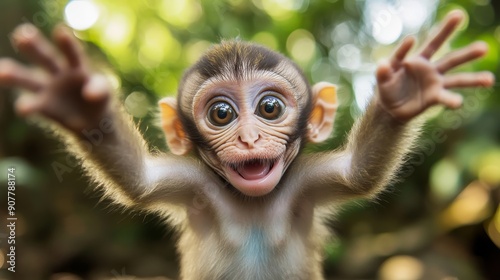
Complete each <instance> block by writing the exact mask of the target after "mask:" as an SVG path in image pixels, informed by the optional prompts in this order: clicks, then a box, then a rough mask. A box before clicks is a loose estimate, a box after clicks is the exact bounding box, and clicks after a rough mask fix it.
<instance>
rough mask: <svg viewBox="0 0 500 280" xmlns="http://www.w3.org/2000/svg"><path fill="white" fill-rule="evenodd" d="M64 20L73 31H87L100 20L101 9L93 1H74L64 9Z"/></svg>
mask: <svg viewBox="0 0 500 280" xmlns="http://www.w3.org/2000/svg"><path fill="white" fill-rule="evenodd" d="M64 19H65V21H66V23H67V24H68V25H69V26H70V27H71V28H73V29H76V30H87V29H89V28H91V27H92V26H93V25H94V24H95V23H96V22H97V20H98V19H99V8H98V7H97V6H96V4H95V3H93V2H91V1H85V0H73V1H71V2H69V3H68V4H67V5H66V8H65V9H64Z"/></svg>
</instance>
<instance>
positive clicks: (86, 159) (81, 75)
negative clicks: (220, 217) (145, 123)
mask: <svg viewBox="0 0 500 280" xmlns="http://www.w3.org/2000/svg"><path fill="white" fill-rule="evenodd" d="M53 35H54V36H53V37H54V38H53V40H54V43H55V45H56V46H57V47H55V46H54V45H53V44H52V43H51V42H49V40H47V39H46V38H45V37H44V36H43V35H42V34H41V33H40V32H39V31H38V30H37V29H36V28H35V27H34V26H32V25H29V24H24V25H22V26H20V27H18V28H17V29H16V30H15V31H14V33H13V38H12V39H13V40H12V41H13V44H14V47H15V48H17V49H18V50H19V52H20V53H21V54H22V55H24V56H26V57H27V58H28V59H29V60H30V61H32V62H33V63H35V64H37V65H38V66H40V67H41V68H42V70H43V71H35V70H34V69H32V68H28V67H25V66H23V65H21V64H19V63H18V62H16V61H14V60H12V59H8V58H2V59H0V86H7V87H14V88H22V89H25V90H28V91H30V92H31V93H32V94H24V95H22V96H21V97H20V98H19V99H18V100H17V102H16V111H17V112H18V114H19V115H21V116H30V115H33V114H40V115H42V116H44V117H47V118H49V119H51V120H53V121H54V122H56V123H58V124H59V125H60V126H62V127H63V128H64V129H65V131H66V132H64V133H61V136H62V138H63V139H64V140H65V142H66V143H67V144H69V148H70V151H71V152H73V153H74V154H75V155H76V156H77V157H79V158H80V159H81V162H82V164H83V166H84V168H85V169H87V171H89V172H88V174H89V175H90V176H91V177H92V178H93V179H94V180H95V181H97V183H99V185H101V186H103V187H104V190H105V192H106V193H108V194H112V195H111V197H112V198H114V199H116V200H117V201H118V202H120V203H124V204H127V205H130V204H140V203H150V202H153V200H154V199H161V200H166V201H170V202H183V201H186V199H188V198H189V196H190V195H191V192H192V187H193V186H196V185H197V184H201V182H204V180H207V178H201V177H204V176H205V175H206V176H208V175H207V173H206V172H205V171H204V169H203V167H202V165H200V164H198V163H197V162H196V161H194V160H191V159H188V158H177V157H174V156H171V155H169V156H161V157H160V156H153V155H151V154H150V153H149V151H148V149H147V145H146V143H145V142H144V140H143V138H142V136H141V135H140V133H139V132H138V131H137V129H136V127H135V126H134V124H133V122H132V121H131V120H130V118H129V117H127V116H126V114H124V113H123V112H122V111H121V106H116V104H113V103H114V102H115V100H114V99H113V97H112V89H111V87H110V86H109V84H108V82H107V80H106V79H105V78H104V77H103V76H101V75H99V74H95V73H93V72H92V71H91V69H90V67H89V63H88V59H87V58H86V56H85V54H84V52H83V48H82V46H81V45H80V44H79V42H78V41H77V40H76V38H75V37H74V36H73V35H72V34H71V32H70V31H69V30H68V29H66V28H64V27H62V26H60V27H58V28H56V29H55V31H54V34H53ZM188 173H189V174H188ZM192 174H197V176H198V177H196V176H192ZM188 175H189V176H188ZM185 177H190V178H191V180H190V181H189V182H186V180H183V181H184V183H181V181H182V178H185ZM176 178H179V179H176Z"/></svg>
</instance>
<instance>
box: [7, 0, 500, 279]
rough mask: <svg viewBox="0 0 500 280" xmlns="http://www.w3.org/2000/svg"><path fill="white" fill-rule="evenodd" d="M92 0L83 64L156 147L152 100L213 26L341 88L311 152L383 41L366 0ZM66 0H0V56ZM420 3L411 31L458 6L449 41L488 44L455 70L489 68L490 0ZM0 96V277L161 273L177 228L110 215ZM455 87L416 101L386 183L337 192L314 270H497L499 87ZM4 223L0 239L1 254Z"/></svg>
mask: <svg viewBox="0 0 500 280" xmlns="http://www.w3.org/2000/svg"><path fill="white" fill-rule="evenodd" d="M401 1H404V0H401ZM94 2H95V3H96V4H97V5H98V6H99V8H100V10H101V14H100V18H99V20H98V22H97V23H96V24H95V25H94V26H93V27H92V28H90V29H88V30H85V31H78V32H76V34H77V36H78V37H79V38H81V39H82V40H83V41H86V48H87V50H88V52H89V54H90V55H91V56H92V57H93V60H94V62H95V63H96V67H98V68H99V69H101V71H104V72H105V73H107V74H108V76H109V77H110V79H112V80H113V81H114V83H115V85H116V87H117V88H119V93H120V94H121V96H122V97H123V100H124V103H125V106H126V108H127V110H128V112H129V113H130V114H131V115H133V116H135V119H136V121H137V124H138V125H139V127H140V128H141V130H142V131H143V132H144V135H145V138H146V139H147V140H148V142H149V143H151V146H153V147H159V148H160V149H166V146H165V142H164V138H163V136H162V133H161V131H160V130H159V129H158V128H157V127H156V126H155V112H156V109H155V108H156V102H157V100H158V99H159V98H161V97H162V96H166V95H174V94H175V93H176V89H177V86H178V81H179V80H180V78H181V76H182V74H183V71H184V70H185V69H186V68H187V67H189V66H190V65H191V64H192V63H193V62H194V61H195V60H196V59H197V57H198V56H199V55H200V54H201V53H202V52H203V51H204V50H206V49H207V48H208V47H209V46H210V44H212V43H216V42H219V41H220V40H221V39H223V38H235V37H239V38H241V39H243V40H252V41H256V42H259V43H261V44H264V45H267V46H269V47H271V48H273V49H275V50H278V51H280V52H283V53H284V54H286V55H288V56H290V57H291V58H292V59H294V60H295V61H296V62H297V63H298V64H299V65H300V66H301V67H303V69H304V71H305V72H306V74H307V75H308V77H309V78H310V80H311V81H312V82H317V81H319V80H323V79H325V80H327V81H330V82H334V83H337V84H339V85H340V92H339V95H340V100H341V102H342V105H341V108H340V117H338V119H337V122H336V123H335V134H334V136H333V137H332V139H331V140H329V141H328V143H326V144H324V145H320V146H319V147H318V146H316V147H309V149H310V150H311V151H316V150H322V149H328V148H332V147H337V146H338V145H340V144H341V143H342V142H343V140H344V136H345V134H346V132H347V131H348V130H349V129H350V126H351V125H352V122H353V120H354V119H355V118H356V117H358V116H359V114H360V110H359V108H358V106H357V102H356V98H355V93H356V90H355V88H354V87H353V81H354V77H355V76H356V74H357V73H359V72H370V71H373V67H374V65H375V63H376V62H377V61H378V60H380V59H382V58H384V57H387V56H388V55H390V52H391V50H392V49H393V48H394V46H395V43H392V44H389V45H383V44H380V43H377V41H376V40H374V38H372V37H370V32H369V29H367V28H366V26H369V25H370V23H369V22H368V23H367V21H366V18H365V17H364V16H365V15H366V13H367V12H369V8H366V7H367V3H369V0H365V1H348V0H345V1H342V0H327V1H320V0H301V1H300V0H297V1H293V0H290V1H286V0H273V1H265V0H253V1H243V0H215V1H203V0H163V1H162V0H136V1H127V2H125V1H114V0H95V1H94ZM380 2H385V1H380ZM389 3H392V5H393V6H397V5H399V4H401V3H402V2H398V1H389ZM66 4H67V1H65V0H57V1H55V0H45V1H35V0H25V1H16V0H1V2H0V23H1V24H0V56H13V57H16V58H19V57H18V56H17V55H16V53H15V51H14V50H13V49H12V48H11V47H10V42H9V37H8V36H9V33H10V32H11V31H12V29H13V28H14V27H15V26H16V25H18V24H20V23H22V22H25V21H29V22H33V23H34V24H35V25H37V26H38V27H40V28H41V29H42V30H43V31H44V32H46V33H47V34H49V32H50V30H51V29H52V27H53V26H54V25H55V24H57V23H58V22H61V21H64V17H63V15H64V8H65V6H66ZM430 7H431V8H429V10H428V15H429V18H428V20H427V21H425V23H424V24H423V25H422V27H421V28H420V30H419V32H418V34H416V35H417V37H419V38H420V39H422V40H423V39H424V38H425V36H426V35H427V34H428V32H429V27H430V25H431V24H432V23H433V22H435V21H436V20H437V19H440V18H442V16H443V15H444V14H445V13H446V12H447V11H449V10H451V9H454V8H459V9H462V10H464V11H465V12H466V13H467V15H468V20H467V23H466V26H464V28H462V30H461V31H460V33H459V34H458V36H457V37H456V38H455V39H454V40H453V41H452V43H451V44H450V46H449V47H450V48H459V47H461V46H464V45H466V44H468V43H470V42H472V41H475V40H483V41H485V42H487V43H488V45H489V47H490V52H489V54H488V56H487V57H486V58H485V59H483V60H481V61H479V62H477V63H474V64H472V65H469V66H466V67H465V68H462V69H463V70H489V71H492V72H494V73H495V74H496V75H497V79H498V68H499V57H498V56H499V42H500V26H499V22H500V20H499V15H500V4H498V3H497V2H495V1H489V0H475V1H470V0H457V1H441V2H438V3H434V4H433V5H432V6H430ZM341 24H345V26H348V27H349V28H350V30H351V33H350V34H349V36H350V37H349V38H351V39H349V40H350V41H346V42H344V41H342V42H340V41H336V38H338V37H335V36H334V34H335V28H336V27H338V26H339V25H341ZM371 24H373V22H372V23H371ZM382 27H384V26H382ZM385 27H387V26H385ZM367 30H368V31H367ZM382 30H383V29H382ZM382 32H384V30H383V31H382ZM332 38H333V39H332ZM348 44H350V45H353V46H356V49H357V50H358V51H359V53H357V54H358V55H359V56H360V57H361V59H362V65H361V66H360V67H358V68H357V69H349V68H348V67H347V68H346V67H345V65H341V64H342V63H341V62H342V61H339V60H337V59H336V58H339V48H341V47H342V46H344V45H348ZM351 50H352V49H351ZM355 54H356V53H355ZM350 55H353V53H347V54H345V55H344V56H345V57H344V59H346V57H347V58H349V57H350ZM340 58H342V57H340ZM347 62H352V61H350V60H347ZM354 62H356V61H354ZM0 93H1V94H0V135H1V138H0V182H2V183H1V184H2V185H4V186H5V184H4V183H3V182H5V180H6V177H5V176H6V175H5V174H6V169H7V167H9V166H15V167H16V172H17V176H18V188H17V193H16V195H17V206H18V209H17V215H18V218H19V222H18V229H17V230H18V231H17V236H18V251H17V252H18V263H17V268H18V272H17V273H16V274H11V273H9V272H7V271H6V270H5V267H7V264H6V263H5V260H2V259H0V266H2V267H3V269H2V272H1V273H2V274H1V275H2V276H1V277H2V279H80V278H81V279H103V278H106V279H121V278H123V277H124V276H126V275H133V276H134V277H137V278H136V279H139V278H140V277H153V276H164V277H169V278H175V277H176V276H177V271H178V269H177V258H176V255H175V248H174V246H175V245H174V244H175V236H173V233H172V232H171V231H170V230H169V229H168V228H165V226H164V225H163V224H162V221H161V220H160V219H159V218H158V217H155V216H152V215H144V214H142V213H135V212H129V211H125V212H124V213H123V212H122V211H117V210H116V209H113V208H112V207H109V203H108V202H107V201H101V200H100V197H99V195H98V194H96V193H94V192H93V191H92V185H91V184H90V183H89V182H88V181H87V179H86V178H85V177H83V176H82V172H81V170H80V169H79V167H78V164H77V163H76V162H75V160H74V159H73V158H72V157H71V156H68V154H67V153H66V152H65V151H64V147H63V146H62V144H60V143H59V142H58V141H57V140H56V139H54V138H53V137H51V136H50V135H48V134H47V133H46V132H45V131H43V129H40V128H39V127H38V126H36V125H35V124H34V122H37V121H33V120H23V119H20V118H18V117H16V116H15V114H14V113H13V109H12V104H13V102H14V99H15V94H14V93H11V92H8V91H6V90H2V91H1V92H0ZM464 96H465V101H466V102H465V105H464V108H462V109H460V110H457V111H449V110H442V109H436V110H434V111H433V112H431V113H430V115H431V119H432V120H431V121H430V122H429V124H428V125H427V127H426V131H425V133H424V135H423V137H422V140H421V146H420V149H419V150H417V151H416V152H415V153H414V155H413V156H412V158H411V159H410V160H409V161H408V163H407V165H406V166H405V168H404V169H403V171H402V172H401V174H400V178H401V180H400V183H398V184H396V185H394V186H391V188H390V191H388V192H387V193H385V194H384V195H382V197H381V198H380V199H379V200H378V201H376V202H375V203H374V202H361V201H356V202H354V203H352V204H350V205H348V206H347V207H346V208H345V209H344V210H343V211H342V212H341V214H340V216H339V217H337V218H336V219H335V221H332V223H331V226H332V229H334V230H335V232H336V233H337V235H336V238H335V239H334V240H332V241H331V242H330V243H329V245H328V246H327V248H325V250H326V252H327V258H326V260H325V266H324V267H325V274H326V276H327V277H328V278H335V279H374V278H381V279H418V278H420V279H444V278H445V277H457V278H459V279H500V268H499V266H498V264H500V249H499V247H500V208H499V201H500V188H499V186H500V92H499V87H498V85H497V86H495V87H494V88H493V89H492V90H469V91H465V92H464ZM54 163H56V164H62V165H64V166H65V167H66V168H67V169H65V171H66V172H64V173H63V174H58V173H57V172H55V171H54ZM1 189H3V188H1ZM0 193H1V195H0V197H1V203H0V221H5V220H6V215H7V213H6V205H7V203H6V199H5V197H6V196H5V194H6V191H3V190H1V191H0ZM4 206H5V207H4ZM2 224H3V222H2ZM3 230H4V229H2V231H1V232H0V248H1V250H2V256H5V253H6V248H7V246H6V245H7V244H6V242H5V239H4V237H5V236H6V235H5V234H4V233H3ZM395 267H399V268H402V269H403V271H404V272H403V273H404V274H403V275H404V277H396V278H390V277H389V276H390V275H392V276H394V275H398V274H397V269H395ZM391 273H392V274H391ZM50 277H52V278H50ZM64 277H69V278H64ZM71 277H73V278H71ZM412 277H413V278H412ZM415 277H416V278H415ZM132 279H133V278H132ZM158 279H163V278H158Z"/></svg>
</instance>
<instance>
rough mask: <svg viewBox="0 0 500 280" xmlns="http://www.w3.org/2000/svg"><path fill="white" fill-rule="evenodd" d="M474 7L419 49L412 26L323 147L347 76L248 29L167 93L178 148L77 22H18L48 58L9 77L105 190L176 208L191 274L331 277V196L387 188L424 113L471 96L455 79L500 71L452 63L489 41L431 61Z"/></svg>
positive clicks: (184, 266)
mask: <svg viewBox="0 0 500 280" xmlns="http://www.w3.org/2000/svg"><path fill="white" fill-rule="evenodd" d="M463 17H464V16H463V14H462V13H461V12H459V11H453V12H451V13H449V14H448V15H447V17H446V18H445V20H444V22H443V23H442V24H441V26H440V28H439V29H438V30H437V32H436V34H435V35H434V36H432V37H431V38H430V39H429V40H428V41H427V42H425V43H424V44H423V46H422V48H421V49H420V50H419V51H418V52H416V53H415V54H414V55H411V56H410V55H409V52H410V50H411V49H412V48H413V46H414V44H415V40H414V38H413V37H408V38H406V39H404V40H403V42H402V43H401V44H400V45H399V47H398V48H397V49H396V50H395V52H394V54H393V55H392V56H391V57H390V59H389V60H387V61H386V62H383V63H381V64H380V65H379V66H378V68H377V71H376V80H377V84H376V93H375V95H374V96H373V98H372V100H371V102H370V104H369V105H368V107H367V109H366V112H365V113H364V115H363V116H362V117H361V118H360V119H359V120H357V122H356V124H355V125H354V127H353V128H352V131H351V132H350V134H349V136H348V139H347V141H346V143H345V145H343V146H342V147H339V148H337V149H335V150H333V151H329V152H323V153H318V154H305V153H301V149H302V147H303V146H304V144H305V143H306V142H313V143H317V142H321V141H324V140H326V139H327V138H328V137H329V135H330V134H331V132H332V124H333V120H334V116H335V112H336V109H337V98H336V88H335V86H334V85H332V84H329V83H326V82H322V83H319V84H316V85H314V86H312V87H311V86H310V85H309V83H308V81H307V80H306V78H305V76H304V74H303V73H302V71H301V70H300V69H299V68H298V67H297V66H296V65H295V64H294V63H293V62H292V61H290V60H289V59H287V58H285V57H284V56H283V55H281V54H278V53H276V52H274V51H271V50H269V49H266V48H264V47H262V46H258V45H254V44H250V43H246V42H242V41H225V42H222V43H221V44H219V45H215V46H214V47H212V48H211V49H210V50H208V51H207V52H206V53H205V54H204V55H203V56H202V57H201V58H200V59H199V61H198V62H197V63H196V64H195V65H194V66H192V67H191V68H190V69H189V70H188V71H187V72H186V73H185V75H184V77H183V79H182V81H181V83H180V86H179V90H178V96H177V99H175V98H169V97H167V98H164V99H162V100H160V102H159V105H160V109H161V121H162V123H161V125H162V128H163V130H164V131H165V135H166V139H167V144H168V147H169V150H170V152H169V153H161V152H154V153H153V152H150V151H149V149H148V147H147V145H146V143H145V141H144V140H143V138H142V136H141V135H140V133H139V132H138V130H137V129H136V127H135V126H134V123H133V122H132V120H131V119H130V117H127V116H126V114H124V113H123V112H122V109H121V106H117V105H116V104H114V102H113V101H114V99H113V97H112V90H111V87H110V85H109V84H108V82H107V80H106V79H105V78H103V76H102V75H99V74H97V73H96V72H94V71H93V70H92V69H91V67H90V66H89V61H88V58H87V57H86V55H85V54H84V52H83V48H82V46H81V45H80V43H79V42H78V41H77V40H76V39H75V38H74V36H73V35H72V33H71V32H70V31H69V30H67V29H66V28H63V27H58V28H56V29H55V31H54V33H53V42H54V44H52V43H51V42H49V40H47V39H46V38H45V37H44V36H43V35H42V34H41V33H40V32H39V31H38V30H37V29H36V28H35V27H34V26H32V25H29V24H24V25H21V26H20V27H18V28H17V29H16V30H15V31H14V33H13V36H12V39H13V40H12V41H13V44H14V46H15V48H17V49H18V50H19V52H20V53H21V54H23V55H25V56H26V57H27V58H28V59H29V60H30V61H32V62H33V63H34V64H36V65H38V66H40V67H41V68H43V69H44V70H45V71H44V74H43V75H39V74H38V73H36V74H35V72H34V70H33V69H31V68H28V67H26V66H23V65H21V64H19V63H18V62H16V61H14V60H11V59H8V58H3V59H1V60H0V85H2V86H5V87H12V88H22V89H24V90H27V91H31V92H33V94H30V95H24V96H21V97H20V98H19V99H18V100H17V102H16V105H15V106H16V111H17V112H18V114H19V115H21V116H30V115H33V114H39V115H42V116H45V117H47V118H48V119H51V120H53V121H54V122H55V123H57V124H58V125H60V126H61V127H62V128H63V130H64V131H66V133H61V138H62V140H63V141H65V142H66V143H67V144H68V149H69V150H70V151H71V152H72V153H74V154H75V155H76V156H77V157H78V158H79V159H81V164H82V165H83V167H84V168H85V170H86V172H87V174H88V175H89V176H90V177H91V178H92V179H93V180H94V181H95V182H96V184H97V185H98V186H99V187H100V188H101V189H102V190H104V193H105V195H106V196H108V197H109V198H111V199H113V200H114V201H115V202H117V203H120V204H122V205H125V206H130V207H136V208H139V209H143V210H147V211H152V212H156V213H159V214H160V215H162V216H164V217H167V218H168V221H169V222H170V223H171V225H172V226H174V227H175V228H176V230H177V231H178V233H179V242H178V247H177V248H178V251H179V253H180V264H181V275H180V277H181V279H186V280H188V279H196V280H198V279H252V280H254V279H323V273H322V267H321V262H322V258H323V249H322V248H323V245H324V243H325V241H326V240H327V237H328V230H327V227H326V226H325V224H324V219H323V218H324V217H325V214H327V215H328V214H332V213H331V212H329V210H328V209H331V208H332V206H338V205H339V204H340V203H342V202H344V201H347V200H349V199H352V198H373V197H375V196H376V195H377V194H378V193H380V192H381V191H382V190H383V189H384V186H386V185H387V184H389V183H390V182H391V180H392V179H393V178H394V176H395V173H396V172H397V170H398V168H399V167H400V166H401V164H402V162H403V160H404V157H405V155H407V154H408V152H409V151H410V149H411V147H412V145H413V141H414V139H415V138H416V137H417V134H418V125H417V124H416V122H412V120H413V119H414V118H415V117H416V116H418V115H419V114H420V113H422V112H423V111H425V110H426V109H427V108H429V107H431V106H434V105H444V106H446V107H448V108H458V107H460V106H461V104H462V97H461V96H460V95H458V94H456V93H454V92H452V91H451V89H453V88H468V87H489V86H491V85H492V84H493V82H494V77H493V75H492V74H491V73H489V72H480V73H454V74H449V75H445V74H446V73H447V72H449V71H450V70H452V69H454V68H456V67H457V66H459V65H462V64H464V63H467V62H470V61H472V60H474V59H477V58H479V57H482V56H484V55H485V53H486V52H487V46H486V44H485V43H482V42H477V43H473V44H471V45H468V46H466V47H465V48H463V49H460V50H457V51H453V52H450V53H449V54H447V55H446V56H444V57H443V58H441V59H439V60H437V61H435V62H433V61H431V57H432V56H433V55H434V53H435V52H436V51H437V50H438V49H439V48H440V47H441V46H442V45H443V44H444V42H445V41H446V40H447V39H448V38H449V37H450V36H451V34H452V33H453V32H454V30H455V29H456V28H457V26H458V25H459V24H460V22H461V21H462V19H463ZM97 135H99V137H101V139H99V140H100V141H94V142H93V143H92V144H91V143H90V142H89V141H87V140H88V137H89V136H90V137H95V136H97Z"/></svg>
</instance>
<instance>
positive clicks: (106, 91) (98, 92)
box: [83, 74, 111, 102]
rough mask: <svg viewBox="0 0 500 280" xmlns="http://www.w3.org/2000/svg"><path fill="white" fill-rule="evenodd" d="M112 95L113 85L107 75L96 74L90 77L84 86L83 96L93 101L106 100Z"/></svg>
mask: <svg viewBox="0 0 500 280" xmlns="http://www.w3.org/2000/svg"><path fill="white" fill-rule="evenodd" d="M110 95H111V87H110V85H109V82H108V80H107V79H106V77H105V76H103V75H100V74H96V75H93V76H91V77H90V79H89V81H88V82H87V83H86V84H85V86H84V87H83V98H85V99H86V100H88V101H92V102H99V101H104V100H106V99H108V98H109V96H110Z"/></svg>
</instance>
